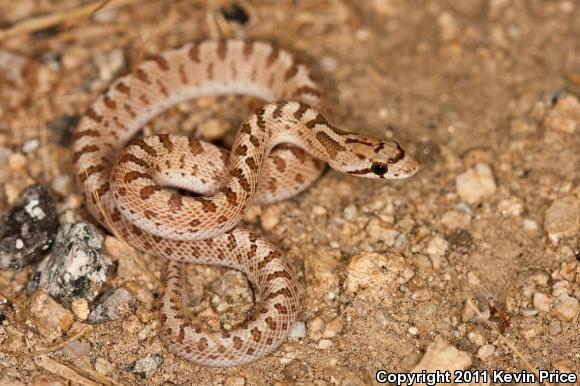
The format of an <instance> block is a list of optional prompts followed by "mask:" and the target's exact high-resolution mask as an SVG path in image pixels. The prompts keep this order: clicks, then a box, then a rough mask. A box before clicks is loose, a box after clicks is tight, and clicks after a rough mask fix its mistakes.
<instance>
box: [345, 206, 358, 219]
mask: <svg viewBox="0 0 580 386" xmlns="http://www.w3.org/2000/svg"><path fill="white" fill-rule="evenodd" d="M357 216H358V208H357V207H356V206H355V205H352V204H351V205H348V206H347V207H346V208H344V210H343V211H342V217H344V219H345V220H347V221H353V220H355V219H356V218H357Z"/></svg>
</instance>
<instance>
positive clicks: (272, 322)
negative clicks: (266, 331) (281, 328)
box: [265, 316, 277, 331]
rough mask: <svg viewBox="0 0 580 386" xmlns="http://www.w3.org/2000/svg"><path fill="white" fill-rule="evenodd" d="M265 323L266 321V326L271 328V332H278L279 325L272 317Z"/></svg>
mask: <svg viewBox="0 0 580 386" xmlns="http://www.w3.org/2000/svg"><path fill="white" fill-rule="evenodd" d="M265 321H266V324H267V325H268V327H270V330H272V331H276V327H277V324H276V321H275V320H274V319H272V318H271V317H269V316H268V317H267V318H266V320H265Z"/></svg>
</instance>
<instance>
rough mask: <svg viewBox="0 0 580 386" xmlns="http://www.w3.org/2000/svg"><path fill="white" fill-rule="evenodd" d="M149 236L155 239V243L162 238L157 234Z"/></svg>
mask: <svg viewBox="0 0 580 386" xmlns="http://www.w3.org/2000/svg"><path fill="white" fill-rule="evenodd" d="M151 238H152V239H153V241H155V242H156V243H157V244H159V243H160V242H161V240H162V239H163V238H162V237H161V236H157V235H151Z"/></svg>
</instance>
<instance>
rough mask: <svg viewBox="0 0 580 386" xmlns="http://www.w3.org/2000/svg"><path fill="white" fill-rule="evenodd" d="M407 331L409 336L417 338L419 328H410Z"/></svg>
mask: <svg viewBox="0 0 580 386" xmlns="http://www.w3.org/2000/svg"><path fill="white" fill-rule="evenodd" d="M407 331H409V334H411V335H413V336H416V335H417V334H418V333H419V329H418V328H417V327H409V329H408V330H407Z"/></svg>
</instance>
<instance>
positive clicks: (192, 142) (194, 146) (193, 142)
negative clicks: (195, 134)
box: [188, 138, 203, 155]
mask: <svg viewBox="0 0 580 386" xmlns="http://www.w3.org/2000/svg"><path fill="white" fill-rule="evenodd" d="M188 141H189V150H190V151H191V154H193V155H198V154H201V153H203V147H202V146H201V142H200V141H198V140H197V139H195V138H189V139H188Z"/></svg>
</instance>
